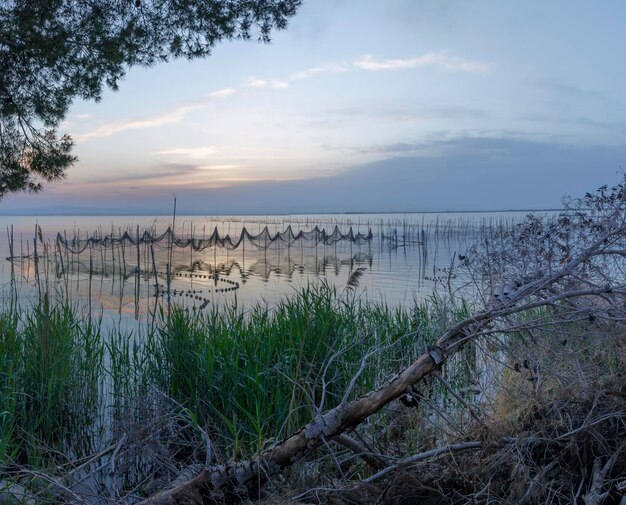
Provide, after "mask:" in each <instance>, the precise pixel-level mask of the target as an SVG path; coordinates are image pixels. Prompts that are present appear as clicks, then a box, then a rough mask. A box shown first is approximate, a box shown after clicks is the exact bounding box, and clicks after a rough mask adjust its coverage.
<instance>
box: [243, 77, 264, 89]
mask: <svg viewBox="0 0 626 505" xmlns="http://www.w3.org/2000/svg"><path fill="white" fill-rule="evenodd" d="M246 86H248V87H249V88H262V87H264V86H267V81H265V80H263V79H257V78H256V77H250V78H248V82H247V84H246Z"/></svg>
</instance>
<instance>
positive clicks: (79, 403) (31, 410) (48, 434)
mask: <svg viewBox="0 0 626 505" xmlns="http://www.w3.org/2000/svg"><path fill="white" fill-rule="evenodd" d="M77 314H78V312H77V311H76V310H75V309H73V308H72V307H71V306H69V305H62V306H55V307H50V304H49V302H48V298H47V297H44V298H43V300H42V303H41V304H40V305H38V306H34V307H33V308H32V309H31V310H29V311H27V312H26V311H19V310H18V311H9V312H6V313H4V314H1V315H0V462H7V461H15V462H19V463H29V464H36V463H37V459H38V458H39V456H40V455H41V448H42V447H43V446H47V447H48V448H50V449H55V450H67V449H69V448H72V449H73V450H77V449H78V447H79V446H80V444H79V443H78V442H79V439H82V438H81V437H80V435H81V434H85V431H86V430H89V429H90V428H91V426H92V425H93V421H94V416H95V413H96V411H97V407H98V399H99V394H98V384H99V381H100V378H101V376H102V351H103V348H102V343H101V339H100V334H99V326H98V324H97V322H94V321H93V320H92V319H91V318H87V319H85V320H81V319H80V317H78V315H77ZM85 449H88V448H85Z"/></svg>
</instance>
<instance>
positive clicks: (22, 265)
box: [0, 212, 528, 322]
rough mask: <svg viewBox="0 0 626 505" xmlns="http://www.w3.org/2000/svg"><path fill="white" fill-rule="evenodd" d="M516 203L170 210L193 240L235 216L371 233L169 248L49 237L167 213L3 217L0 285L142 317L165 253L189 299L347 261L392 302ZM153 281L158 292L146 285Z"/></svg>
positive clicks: (436, 272)
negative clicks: (269, 212)
mask: <svg viewBox="0 0 626 505" xmlns="http://www.w3.org/2000/svg"><path fill="white" fill-rule="evenodd" d="M527 213H528V212H507V213H446V214H374V215H365V214H363V215H315V216H314V215H297V216H236V217H233V216H219V217H215V216H212V217H203V216H178V217H177V218H176V221H175V233H176V235H177V236H180V237H192V236H193V237H194V238H195V239H197V240H198V239H202V238H206V237H208V236H210V235H211V233H212V232H213V230H214V229H215V228H217V230H218V231H219V233H220V234H221V235H226V234H228V235H230V236H231V237H235V238H237V237H238V236H239V234H240V233H241V230H242V228H243V227H245V228H246V229H247V230H248V231H249V232H250V233H251V234H257V233H259V232H261V231H262V230H263V228H264V227H265V226H267V228H268V230H269V232H270V233H271V234H274V233H276V232H283V231H284V230H285V229H286V228H287V226H291V228H292V230H293V232H294V233H297V232H298V231H300V230H303V231H309V230H311V229H313V228H314V227H315V226H317V227H319V228H324V229H325V230H326V231H327V232H328V233H331V232H332V231H333V229H334V227H335V226H338V227H339V229H340V230H341V232H342V233H348V231H349V229H350V228H352V230H353V232H354V233H355V234H356V233H363V234H367V233H368V232H369V231H370V230H371V232H372V238H371V240H369V241H366V242H364V243H353V242H352V241H349V240H344V241H339V242H337V243H335V244H332V245H325V244H323V243H317V242H316V241H310V240H300V241H296V242H293V243H292V244H290V245H286V244H285V243H280V242H279V243H277V244H269V245H268V246H267V247H265V245H264V244H259V243H257V244H251V243H247V242H246V243H244V244H243V246H240V247H238V248H236V249H232V250H229V249H227V248H223V247H219V246H216V247H208V248H206V249H205V250H203V251H201V252H196V251H193V250H192V248H190V247H187V248H176V247H174V248H173V249H172V251H171V253H170V251H169V250H168V248H167V245H168V244H167V241H164V242H162V243H160V244H155V245H154V246H153V247H152V248H150V247H149V246H146V245H144V246H142V247H140V248H137V247H136V246H134V245H131V244H128V243H127V244H117V245H116V246H113V247H106V248H102V247H89V248H87V249H86V250H85V251H83V252H81V253H80V254H72V253H71V252H68V251H66V250H65V249H64V247H63V246H62V245H59V244H57V241H56V238H57V234H59V233H60V234H61V236H63V237H67V239H68V240H71V239H72V237H77V238H80V239H83V240H84V239H86V238H87V237H88V236H93V235H94V234H97V235H98V236H105V235H110V234H113V236H120V235H121V234H122V233H123V232H124V231H129V233H130V234H131V236H133V237H135V236H136V233H137V230H139V231H140V233H141V234H143V232H144V231H145V230H150V231H151V232H152V233H161V232H163V231H164V230H166V229H167V228H168V226H170V225H171V224H172V217H171V216H167V217H165V216H163V217H156V218H147V217H144V216H123V217H119V216H115V217H112V216H96V217H94V216H46V217H31V216H24V217H21V216H19V217H16V216H10V217H2V218H0V221H1V223H2V225H3V228H4V229H6V234H5V235H4V237H3V238H2V239H1V240H0V254H1V257H2V259H3V262H2V268H1V271H0V282H1V285H2V297H3V301H4V302H5V303H6V302H8V301H10V300H17V301H18V303H29V302H30V301H31V300H32V301H33V302H34V301H36V300H37V297H38V294H39V292H42V291H47V292H50V293H55V294H57V295H59V296H66V297H68V298H69V299H70V300H72V301H73V302H76V303H78V304H80V305H82V306H87V307H89V308H90V309H91V310H92V312H94V313H100V312H102V314H103V315H104V317H105V319H111V318H112V319H116V320H122V321H126V322H128V321H133V320H136V321H141V320H142V318H143V316H144V315H145V314H146V313H148V312H149V311H150V310H151V309H153V308H154V305H155V303H158V302H157V300H161V303H167V298H168V296H167V289H166V287H167V271H168V265H169V271H170V272H171V273H172V275H171V276H170V279H171V285H170V290H169V299H170V303H173V304H178V305H183V306H187V307H190V308H192V309H193V310H206V309H207V308H210V307H213V306H217V307H220V306H223V305H224V304H227V303H232V302H234V301H235V300H236V301H237V303H238V304H239V305H240V306H243V307H249V306H251V305H253V304H255V303H264V304H267V305H268V306H273V305H275V304H276V303H277V302H278V301H280V300H281V299H282V298H284V297H285V296H288V295H289V294H290V293H293V292H294V290H298V289H300V288H302V287H303V286H305V285H306V284H307V283H309V282H312V281H318V280H322V279H323V280H325V281H326V282H328V283H330V284H332V285H334V286H336V287H337V288H338V290H343V289H345V288H346V285H347V282H348V279H349V277H350V275H351V274H352V273H353V272H354V271H355V270H356V269H360V270H359V271H360V273H361V274H362V275H361V277H360V278H359V283H358V287H357V288H356V291H357V292H358V293H359V294H360V295H361V296H363V297H366V298H367V299H370V300H375V301H384V302H386V303H389V304H391V305H401V304H405V303H409V302H412V301H413V300H414V299H418V300H419V299H422V298H424V297H426V296H428V295H430V294H431V293H432V291H433V288H434V286H435V284H436V283H447V282H449V281H450V280H451V277H450V276H449V273H448V270H447V269H448V268H449V267H450V266H451V264H452V263H453V258H455V257H456V256H458V254H459V253H463V252H464V251H466V249H467V248H468V246H470V245H471V244H472V243H473V242H474V241H475V240H476V239H477V237H478V235H479V233H480V232H481V230H482V231H484V230H485V229H486V228H488V227H494V226H508V225H510V224H512V223H514V222H517V221H519V220H520V219H522V218H523V217H524V216H525V215H526V214H527ZM36 225H38V226H39V227H40V229H41V234H39V231H36ZM11 227H12V237H13V240H12V244H13V256H14V257H15V258H16V259H15V260H14V261H13V263H12V262H11V261H9V260H8V259H5V258H8V257H9V256H10V247H9V243H10V241H11V239H10V237H11ZM35 237H38V239H37V240H34V239H35ZM35 242H37V244H35ZM266 243H267V242H266ZM35 247H37V248H38V250H37V253H38V256H39V258H38V260H37V261H35V259H34V254H33V250H34V248H35ZM170 254H171V256H170ZM44 256H45V258H44ZM153 258H154V259H153ZM170 258H171V262H170ZM137 272H139V274H137ZM155 272H156V275H155ZM157 285H158V291H160V292H161V293H162V294H161V296H156V295H157Z"/></svg>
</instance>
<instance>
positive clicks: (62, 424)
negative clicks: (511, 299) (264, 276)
mask: <svg viewBox="0 0 626 505" xmlns="http://www.w3.org/2000/svg"><path fill="white" fill-rule="evenodd" d="M458 316H459V314H457V315H456V316H455V315H454V313H452V312H450V309H449V308H448V307H447V306H445V305H443V304H439V303H438V302H437V301H436V300H432V301H431V303H430V304H428V305H425V304H417V303H415V304H413V306H411V307H408V308H391V307H389V306H387V305H385V304H381V303H369V302H365V301H363V300H361V299H359V298H358V297H356V296H355V295H354V294H352V293H350V292H337V290H336V289H335V288H332V287H330V286H329V285H327V284H325V283H320V284H315V285H309V286H307V287H305V288H303V289H302V290H301V291H299V292H295V293H294V294H293V295H292V296H291V297H289V298H286V299H285V300H283V301H282V302H281V303H279V304H278V305H277V306H276V307H274V308H267V307H265V306H262V305H260V304H259V305H256V306H254V307H252V308H250V309H249V310H247V311H244V310H243V309H242V308H240V307H238V306H237V305H236V304H232V305H230V306H228V307H225V308H222V309H221V310H211V311H204V312H201V313H197V314H196V313H194V312H193V311H189V310H186V309H182V308H174V310H173V311H172V312H171V313H170V314H169V315H168V314H167V313H166V312H165V311H162V312H161V313H160V314H159V315H158V316H157V318H156V320H155V323H154V324H153V325H150V326H148V328H147V329H146V332H145V334H135V333H131V332H125V331H123V330H122V329H121V328H120V327H119V326H118V327H114V328H113V329H112V331H110V332H108V334H106V335H101V331H100V322H99V321H96V320H94V319H93V318H92V317H91V316H90V315H89V314H87V315H86V316H81V314H80V311H79V310H77V308H76V307H71V306H69V305H67V304H60V305H54V306H51V304H49V303H48V300H47V298H46V297H44V298H43V300H42V303H41V304H39V305H37V306H35V307H33V308H31V309H28V310H26V309H21V310H17V311H11V310H7V311H5V313H3V314H0V466H1V465H3V464H7V463H9V462H12V461H15V462H21V463H28V464H39V463H42V464H44V463H45V461H46V460H47V458H49V456H50V454H49V452H47V451H48V449H53V450H57V451H60V452H61V453H65V454H68V453H72V454H77V453H81V454H82V453H85V452H87V451H88V450H89V447H90V444H96V443H100V444H102V443H106V440H104V438H106V436H107V434H106V433H105V434H103V433H101V432H98V431H97V430H98V427H102V429H104V430H106V429H109V428H106V427H107V426H110V425H111V422H113V421H114V420H115V419H117V418H120V417H121V416H124V415H127V414H128V413H129V412H132V413H134V414H133V416H135V421H139V423H141V422H142V421H141V415H145V414H142V412H144V413H145V412H146V411H145V409H143V408H142V406H144V405H145V402H146V399H148V400H149V401H150V402H152V403H154V402H157V403H158V402H159V401H162V402H167V400H166V398H169V399H171V400H173V405H175V406H176V408H177V409H179V410H180V409H181V408H182V410H183V412H184V413H185V415H186V416H187V417H188V418H189V419H191V420H192V424H193V425H194V426H195V427H196V428H198V429H202V430H203V431H204V432H206V433H207V434H208V436H209V437H211V439H212V441H213V443H214V444H215V447H216V448H219V451H220V452H221V454H222V456H223V457H242V456H249V455H250V454H252V453H254V452H256V451H258V450H260V449H262V448H263V447H264V445H265V444H267V443H270V442H271V441H272V440H276V439H279V438H280V437H283V436H285V435H288V434H289V433H291V432H292V431H293V430H296V429H298V428H299V427H301V426H302V425H304V424H306V423H307V422H308V421H309V420H310V419H311V418H312V416H314V415H315V413H316V412H317V411H319V410H320V409H321V410H326V409H329V408H332V407H334V406H336V405H337V404H338V403H339V402H341V401H342V400H343V399H344V396H346V395H345V392H346V389H347V388H348V385H349V384H351V383H352V382H353V383H354V388H353V390H352V392H351V394H350V395H349V398H346V399H351V398H354V397H356V396H357V395H360V394H363V393H366V392H368V391H370V390H372V389H374V388H376V387H377V386H379V385H380V384H382V383H383V382H384V381H386V380H387V379H388V378H389V377H390V376H391V375H393V374H394V373H396V372H397V371H398V370H401V369H402V368H403V367H405V366H406V365H408V364H409V363H410V362H411V361H412V360H413V359H415V357H416V356H417V355H418V354H419V353H421V352H422V351H423V348H424V345H427V344H428V343H430V342H432V341H433V339H434V338H435V337H436V336H437V334H438V333H439V332H440V331H441V330H442V328H444V327H445V326H447V325H448V324H449V319H450V318H454V317H458ZM374 350H378V352H372V351H374ZM366 355H368V359H367V361H366V362H365V364H364V365H363V366H362V360H363V358H364V356H366ZM359 370H361V371H360V375H359V376H358V378H357V379H356V380H353V378H354V377H355V374H356V373H357V371H359ZM142 402H143V403H142ZM104 406H106V408H105V407H104ZM109 407H112V408H109ZM137 416H138V417H139V419H137ZM109 435H110V429H109ZM181 435H182V436H185V434H184V433H183V434H181ZM81 444H83V445H81ZM44 447H47V449H45V448H44ZM92 448H97V447H95V446H94V447H92Z"/></svg>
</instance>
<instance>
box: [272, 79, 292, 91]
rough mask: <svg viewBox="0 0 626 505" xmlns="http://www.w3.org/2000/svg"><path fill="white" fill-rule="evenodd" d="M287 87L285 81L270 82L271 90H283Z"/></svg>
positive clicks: (287, 84)
mask: <svg viewBox="0 0 626 505" xmlns="http://www.w3.org/2000/svg"><path fill="white" fill-rule="evenodd" d="M288 87H289V83H287V82H285V81H280V80H278V79H273V80H272V88H274V89H285V88H288Z"/></svg>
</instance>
